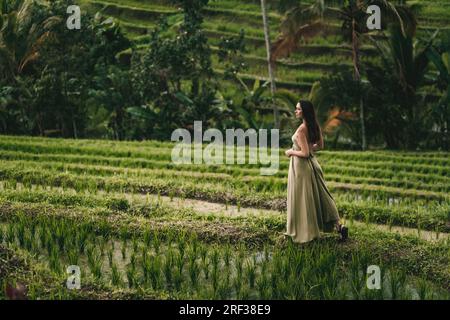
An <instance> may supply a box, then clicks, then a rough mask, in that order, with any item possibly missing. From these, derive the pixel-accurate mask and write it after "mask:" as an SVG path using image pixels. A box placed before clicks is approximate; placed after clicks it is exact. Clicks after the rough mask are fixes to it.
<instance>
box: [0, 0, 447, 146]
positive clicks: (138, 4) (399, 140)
mask: <svg viewBox="0 0 450 320" xmlns="http://www.w3.org/2000/svg"><path fill="white" fill-rule="evenodd" d="M363 2H364V3H365V4H367V3H368V1H363ZM75 3H78V4H80V5H81V8H82V14H83V15H82V21H83V23H82V28H81V30H75V31H74V30H68V29H67V28H66V25H65V20H66V19H67V13H66V8H67V6H68V5H69V4H73V3H72V2H70V3H69V1H66V0H58V1H52V2H51V4H49V5H48V6H47V5H45V1H32V0H20V1H19V0H17V1H15V0H14V1H13V0H3V1H2V6H1V8H2V17H3V18H2V20H1V21H2V27H1V28H0V41H1V42H0V43H1V48H2V57H4V58H3V59H2V60H1V62H0V73H1V75H2V78H1V79H0V88H1V89H0V108H1V109H0V110H1V113H0V133H3V134H5V133H6V134H32V135H41V136H62V137H74V138H77V137H98V138H112V139H117V140H123V139H145V138H152V139H161V140H164V139H167V138H168V137H170V133H171V131H172V130H173V129H175V128H179V127H183V128H188V129H189V128H190V127H191V126H192V122H193V120H203V121H204V122H205V123H207V125H208V126H209V127H215V128H218V129H220V130H224V129H225V128H229V127H247V128H248V127H252V128H262V127H263V128H271V127H273V126H274V116H273V114H272V113H273V110H272V109H273V105H276V106H277V109H279V110H280V114H281V115H280V119H281V121H280V122H279V123H280V129H281V132H282V135H281V138H282V143H283V144H289V138H290V133H291V131H292V129H293V128H295V126H296V123H295V122H294V121H293V120H292V110H293V108H294V107H295V104H296V102H297V101H298V99H299V97H300V96H302V97H304V96H305V95H309V98H310V99H312V100H313V102H314V103H315V105H316V108H317V113H318V115H319V118H320V121H321V124H322V126H323V128H324V131H325V133H326V134H327V139H328V140H329V141H330V142H333V143H332V144H331V145H330V146H332V147H341V146H345V147H351V148H359V147H360V146H361V145H362V146H363V148H364V147H365V146H366V145H367V144H368V145H369V146H387V147H388V148H390V149H398V148H402V149H403V148H407V149H416V148H421V149H444V150H446V149H448V147H449V141H448V121H449V118H450V116H449V108H448V105H449V97H450V95H449V87H450V86H449V82H450V81H449V76H448V74H449V73H448V69H449V68H448V57H449V55H448V53H449V48H450V46H449V43H450V42H449V39H450V37H449V36H450V34H449V32H448V28H447V25H448V19H449V17H448V10H446V8H447V7H448V3H447V2H446V1H440V2H439V3H435V2H430V1H421V2H418V3H416V2H414V3H413V2H406V5H405V4H404V3H403V2H401V3H399V4H397V3H396V8H398V10H399V12H402V16H404V19H403V20H404V21H403V24H402V26H404V28H405V30H407V31H408V32H407V33H404V32H400V29H401V28H400V25H399V24H398V23H394V22H393V23H392V24H389V25H383V30H382V31H381V32H378V33H377V34H367V32H366V31H365V30H363V27H364V24H365V20H364V19H365V16H364V14H363V15H359V16H358V15H357V17H356V16H355V19H356V18H357V19H360V20H358V26H360V27H358V28H359V29H358V30H356V31H357V33H358V42H357V43H353V44H352V42H351V41H350V40H349V38H348V32H349V31H351V30H349V29H348V28H347V27H348V22H349V21H348V19H347V18H348V17H347V18H345V12H347V11H349V10H353V9H352V6H353V5H354V3H355V1H350V2H348V3H347V4H345V3H341V2H340V1H325V6H324V7H323V8H322V7H320V8H321V10H322V11H321V15H318V16H317V15H315V14H309V12H313V11H311V10H312V9H310V7H309V6H311V5H312V6H317V3H316V1H313V0H310V1H285V0H281V1H269V2H268V21H269V23H268V27H269V32H270V37H271V40H272V43H273V50H274V56H275V60H276V61H274V66H275V67H276V68H275V82H276V85H277V88H278V90H277V91H276V92H275V94H274V96H273V97H272V96H271V93H270V90H269V87H270V86H269V85H268V83H267V82H266V83H265V81H267V80H269V79H268V76H267V61H266V60H267V58H266V57H267V53H266V49H265V43H264V31H263V27H262V17H261V8H260V2H259V1H245V2H242V1H230V0H220V1H202V0H198V1H181V0H180V1H175V0H173V1H172V0H164V1H134V0H127V1H125V0H101V1H96V0H93V1H88V0H83V1H79V2H75ZM402 3H403V4H402ZM299 8H300V9H302V10H306V11H304V13H305V15H302V16H297V15H296V14H297V13H296V12H298V9H299ZM311 8H313V7H311ZM314 8H315V7H314ZM296 10H297V11H296ZM358 10H359V9H358ZM361 10H362V9H361ZM19 12H20V17H19ZM352 12H353V11H352ZM355 12H358V11H355ZM403 12H407V14H406V13H405V14H403ZM307 13H308V15H307ZM383 14H386V15H388V13H383ZM14 17H19V18H18V19H16V18H14ZM111 17H113V18H114V20H110V19H109V18H111ZM346 19H347V20H346ZM388 20H389V19H387V20H386V21H388ZM317 21H319V22H320V23H321V25H325V27H324V28H323V30H322V29H321V30H317V34H316V31H314V35H313V36H311V35H308V34H306V33H305V34H301V36H300V37H297V38H298V39H297V38H296V39H297V40H298V41H295V47H292V46H293V45H292V44H291V43H290V42H287V40H286V39H290V38H289V37H290V36H291V35H290V34H289V33H286V28H285V26H286V25H289V24H292V23H294V22H295V23H294V25H293V29H295V28H299V27H301V26H302V25H305V24H307V23H310V22H311V23H312V22H314V23H316V22H317ZM383 21H384V20H383ZM389 21H390V20H389ZM346 26H347V27H346ZM341 27H343V28H341ZM360 29H361V30H360ZM188 30H189V31H188ZM435 31H437V33H436V34H435ZM18 43H23V46H20V45H18ZM287 44H289V45H287ZM355 44H356V45H355ZM394 44H395V45H394ZM352 48H353V49H352ZM288 52H289V54H287V53H288ZM352 52H353V53H355V52H356V53H357V55H358V59H357V61H353V60H354V59H353V60H352ZM401 52H403V53H404V54H401ZM175 57H176V58H175ZM355 63H356V67H357V69H359V74H360V76H361V79H362V81H360V79H358V78H355V77H354V75H352V70H355V68H354V66H353V64H355ZM161 70H165V72H167V73H166V74H165V75H164V77H162V78H161ZM179 70H183V73H180V72H179ZM392 70H394V72H392ZM272 100H273V102H272ZM363 108H364V115H363V116H362V118H361V119H362V120H361V119H358V116H357V114H360V113H361V112H362V110H363ZM385 119H389V121H386V120H385ZM275 122H276V121H275ZM275 124H276V123H275ZM363 124H364V127H363ZM363 129H364V130H363ZM363 137H364V138H363Z"/></svg>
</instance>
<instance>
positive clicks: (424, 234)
mask: <svg viewBox="0 0 450 320" xmlns="http://www.w3.org/2000/svg"><path fill="white" fill-rule="evenodd" d="M22 187H23V186H22V184H18V188H19V189H21V188H22ZM33 187H35V186H34V185H33ZM46 189H47V190H51V189H56V190H59V191H62V190H63V189H62V188H61V187H48V188H46ZM69 189H71V188H69ZM71 190H72V191H73V192H75V190H74V189H71ZM66 191H67V189H66ZM97 194H100V195H101V194H105V195H110V196H115V197H125V198H126V199H127V200H128V201H130V203H133V204H141V205H142V204H146V203H147V201H150V202H156V201H158V195H156V194H148V195H144V194H140V193H119V192H111V193H106V192H105V191H103V190H99V191H98V193H97ZM147 197H148V198H147ZM159 199H160V201H162V203H163V204H165V205H168V206H170V207H173V208H175V209H176V208H181V207H183V208H191V209H192V210H194V211H195V212H197V213H200V214H205V215H209V214H217V215H224V216H229V217H231V216H239V215H245V216H261V215H264V216H268V215H274V216H280V215H286V212H284V213H281V212H280V211H276V210H268V209H259V208H248V207H245V208H244V207H241V208H238V206H236V205H230V204H229V205H228V206H227V205H225V204H222V203H216V202H208V201H204V200H195V199H186V198H177V197H173V198H172V199H171V198H170V197H167V196H159ZM351 223H353V224H354V225H355V226H368V227H371V228H373V229H375V230H380V231H385V232H392V233H397V234H400V235H411V236H417V237H419V238H420V239H422V240H427V241H440V240H445V239H447V240H448V239H450V233H443V232H440V233H438V232H435V231H428V230H420V231H419V230H418V229H416V228H407V227H399V226H391V227H390V226H388V225H384V224H374V223H369V224H367V223H363V222H359V221H353V222H350V221H346V224H347V225H349V226H351Z"/></svg>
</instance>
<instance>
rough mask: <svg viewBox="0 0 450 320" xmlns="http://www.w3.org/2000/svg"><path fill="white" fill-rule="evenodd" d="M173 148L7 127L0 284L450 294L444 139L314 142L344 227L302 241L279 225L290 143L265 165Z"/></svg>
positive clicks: (69, 294) (262, 295)
mask: <svg viewBox="0 0 450 320" xmlns="http://www.w3.org/2000/svg"><path fill="white" fill-rule="evenodd" d="M172 148H173V144H172V143H168V142H157V141H145V142H115V141H106V140H64V139H48V138H31V137H18V136H0V285H1V286H2V287H6V286H7V285H8V284H11V283H13V284H15V285H16V286H18V285H19V284H22V285H24V286H25V287H26V292H27V293H26V294H27V297H28V298H29V299H80V298H82V299H128V298H130V299H421V300H429V299H445V300H448V299H449V298H450V238H449V232H450V197H449V194H450V193H449V190H450V157H449V153H448V152H392V151H370V152H364V153H362V152H347V151H320V152H318V153H317V156H318V159H319V162H320V164H321V165H322V167H323V170H324V174H325V179H326V181H327V185H328V186H329V188H330V191H331V192H332V195H333V197H334V198H335V200H336V203H337V206H338V209H339V212H340V215H341V217H342V218H343V220H344V221H345V223H346V224H347V225H348V226H349V228H350V238H349V240H348V241H346V242H343V243H342V242H338V235H337V234H336V233H329V234H323V236H322V237H321V238H320V239H317V240H314V241H313V242H311V243H308V244H304V245H299V244H294V243H292V241H290V240H289V239H287V238H285V237H284V236H283V232H284V231H285V228H286V187H287V172H288V161H289V160H288V158H286V157H285V156H284V150H280V168H279V171H278V173H277V174H275V175H273V176H261V175H260V171H259V166H258V165H250V164H242V165H237V164H236V165H205V164H201V165H200V164H197V165H194V164H192V165H176V164H174V163H173V162H172V161H171V152H172ZM70 265H76V266H79V267H80V271H81V286H80V289H79V290H69V289H68V288H67V286H66V281H67V279H68V276H69V275H68V273H67V272H66V271H67V267H68V266H70ZM374 265H375V266H378V267H379V268H380V271H381V287H380V289H370V288H369V287H368V286H367V279H368V273H367V268H368V267H369V266H374ZM3 294H4V290H1V291H0V299H3V298H5V297H4V296H2V295H3Z"/></svg>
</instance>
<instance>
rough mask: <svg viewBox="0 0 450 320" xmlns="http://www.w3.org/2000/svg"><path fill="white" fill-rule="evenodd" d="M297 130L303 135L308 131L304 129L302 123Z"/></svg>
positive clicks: (304, 126)
mask: <svg viewBox="0 0 450 320" xmlns="http://www.w3.org/2000/svg"><path fill="white" fill-rule="evenodd" d="M298 129H299V131H300V132H303V133H305V132H307V131H308V129H307V128H306V125H305V124H304V123H302V124H301V125H300V127H298Z"/></svg>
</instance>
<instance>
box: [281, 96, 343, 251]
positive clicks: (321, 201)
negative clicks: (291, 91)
mask: <svg viewBox="0 0 450 320" xmlns="http://www.w3.org/2000/svg"><path fill="white" fill-rule="evenodd" d="M295 116H296V118H302V119H303V123H302V124H301V125H300V127H299V128H298V129H297V131H296V132H295V133H294V135H293V136H292V142H293V149H289V150H287V151H286V155H287V156H288V157H290V158H291V160H290V164H289V175H288V192H287V232H286V233H284V234H285V235H287V236H291V237H292V238H293V241H294V242H298V243H304V242H308V241H311V240H313V239H315V238H319V237H320V231H332V230H333V225H334V226H335V228H336V231H337V232H338V233H340V238H341V240H342V241H343V240H346V239H347V237H348V229H347V227H345V226H343V225H342V224H340V223H339V213H338V210H337V208H336V204H335V202H334V199H333V197H332V195H331V194H330V191H328V188H327V187H326V185H325V181H324V178H323V173H322V168H321V167H320V165H319V162H318V161H317V159H316V157H315V156H314V154H313V151H315V150H318V149H322V148H323V137H322V132H321V130H320V127H319V124H318V122H317V119H316V114H315V112H314V107H313V105H312V103H311V102H309V101H304V100H301V101H300V102H299V103H297V106H296V108H295Z"/></svg>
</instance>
